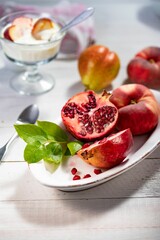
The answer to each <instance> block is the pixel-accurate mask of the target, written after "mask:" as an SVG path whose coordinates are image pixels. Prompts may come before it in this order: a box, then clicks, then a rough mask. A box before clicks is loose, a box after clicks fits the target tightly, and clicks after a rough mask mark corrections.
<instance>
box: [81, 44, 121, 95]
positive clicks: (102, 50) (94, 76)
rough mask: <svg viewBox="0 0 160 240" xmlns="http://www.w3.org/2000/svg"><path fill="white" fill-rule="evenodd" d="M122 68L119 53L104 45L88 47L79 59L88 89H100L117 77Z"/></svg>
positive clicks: (83, 79) (82, 78)
mask: <svg viewBox="0 0 160 240" xmlns="http://www.w3.org/2000/svg"><path fill="white" fill-rule="evenodd" d="M119 69H120V60H119V57H118V55H117V54H116V53H115V52H113V51H110V50H109V49H108V48H107V47H105V46H102V45H92V46H90V47H88V48H86V49H85V50H84V51H83V52H82V53H81V55H80V57H79V59H78V70H79V73H80V76H81V81H82V83H83V85H84V86H85V87H86V89H91V90H94V91H100V90H102V89H104V88H106V87H107V86H108V85H109V84H111V82H112V81H113V80H114V79H115V78H116V76H117V75H118V72H119Z"/></svg>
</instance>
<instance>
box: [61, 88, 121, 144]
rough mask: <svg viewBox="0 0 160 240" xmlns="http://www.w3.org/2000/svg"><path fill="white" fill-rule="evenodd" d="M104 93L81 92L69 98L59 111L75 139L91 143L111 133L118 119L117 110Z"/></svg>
mask: <svg viewBox="0 0 160 240" xmlns="http://www.w3.org/2000/svg"><path fill="white" fill-rule="evenodd" d="M109 97H110V95H108V94H107V93H106V92H105V91H104V92H103V93H102V94H101V95H99V94H96V93H95V92H94V91H91V90H89V91H86V92H81V93H78V94H76V95H74V96H73V97H72V98H70V99H69V100H68V101H67V103H66V104H65V105H64V107H63V108H62V110H61V117H62V121H63V123H64V125H65V126H66V128H67V130H68V131H69V132H70V133H71V134H72V135H73V136H74V137H75V138H77V139H79V140H82V141H93V140H97V139H100V138H102V137H104V136H105V135H107V134H109V133H111V131H112V130H113V129H114V128H115V125H116V122H117V119H118V110H117V108H116V107H115V106H114V104H113V103H111V102H110V100H109Z"/></svg>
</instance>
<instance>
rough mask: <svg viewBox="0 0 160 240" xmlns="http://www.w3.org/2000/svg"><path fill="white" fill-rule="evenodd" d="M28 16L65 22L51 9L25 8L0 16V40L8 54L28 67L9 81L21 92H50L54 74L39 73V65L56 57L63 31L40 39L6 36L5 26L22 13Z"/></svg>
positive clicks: (60, 23)
mask: <svg viewBox="0 0 160 240" xmlns="http://www.w3.org/2000/svg"><path fill="white" fill-rule="evenodd" d="M22 16H23V17H29V18H33V19H39V18H44V17H46V18H49V19H51V21H53V22H54V23H56V24H58V26H60V28H61V27H62V26H63V25H64V23H63V22H61V21H59V20H58V19H55V18H53V17H52V16H50V15H49V14H48V13H41V12H38V11H30V12H29V11H23V12H17V13H13V14H10V15H7V16H5V17H3V18H1V20H0V42H1V46H2V49H3V52H4V54H5V56H6V57H7V58H8V59H9V60H10V61H12V62H14V63H15V64H16V65H18V66H22V67H23V68H25V69H26V71H24V72H22V73H20V74H19V75H18V74H17V75H16V76H15V77H13V78H12V79H11V81H10V85H11V87H12V88H13V89H14V90H16V91H17V92H18V93H20V94H25V95H39V94H42V93H45V92H48V91H49V90H51V89H52V88H53V87H54V84H55V80H54V77H53V76H50V75H49V74H47V73H40V72H39V71H38V67H39V66H40V65H42V64H46V63H48V62H50V61H51V60H53V59H54V58H56V56H57V54H58V52H59V49H60V45H61V41H62V39H63V37H64V33H63V34H58V33H57V34H55V36H54V37H53V38H50V39H48V40H47V41H43V42H41V41H39V42H38V43H36V44H35V43H34V44H33V43H28V42H27V43H16V42H14V41H11V40H8V39H6V38H5V37H4V36H3V31H4V28H5V27H6V26H7V25H8V24H10V23H12V22H13V20H14V19H16V18H19V17H22Z"/></svg>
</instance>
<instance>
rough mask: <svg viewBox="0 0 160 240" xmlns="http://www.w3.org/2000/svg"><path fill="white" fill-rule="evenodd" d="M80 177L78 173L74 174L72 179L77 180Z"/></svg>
mask: <svg viewBox="0 0 160 240" xmlns="http://www.w3.org/2000/svg"><path fill="white" fill-rule="evenodd" d="M79 179H81V177H80V176H79V175H74V177H73V180H79Z"/></svg>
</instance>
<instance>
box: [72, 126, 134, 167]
mask: <svg viewBox="0 0 160 240" xmlns="http://www.w3.org/2000/svg"><path fill="white" fill-rule="evenodd" d="M132 146H133V137H132V133H131V131H130V129H129V128H128V129H125V130H123V131H120V132H118V133H115V134H111V135H110V136H108V137H105V138H103V139H102V140H99V141H96V142H95V143H93V144H90V145H89V144H84V146H83V147H82V148H81V149H80V150H79V151H78V152H77V155H78V156H79V157H80V158H82V159H83V160H84V161H85V162H87V163H89V164H91V165H93V166H95V167H98V168H105V169H110V168H112V167H114V166H116V165H118V164H120V163H121V162H122V161H123V160H124V159H125V157H126V156H127V155H128V154H129V152H130V151H131V149H132Z"/></svg>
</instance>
